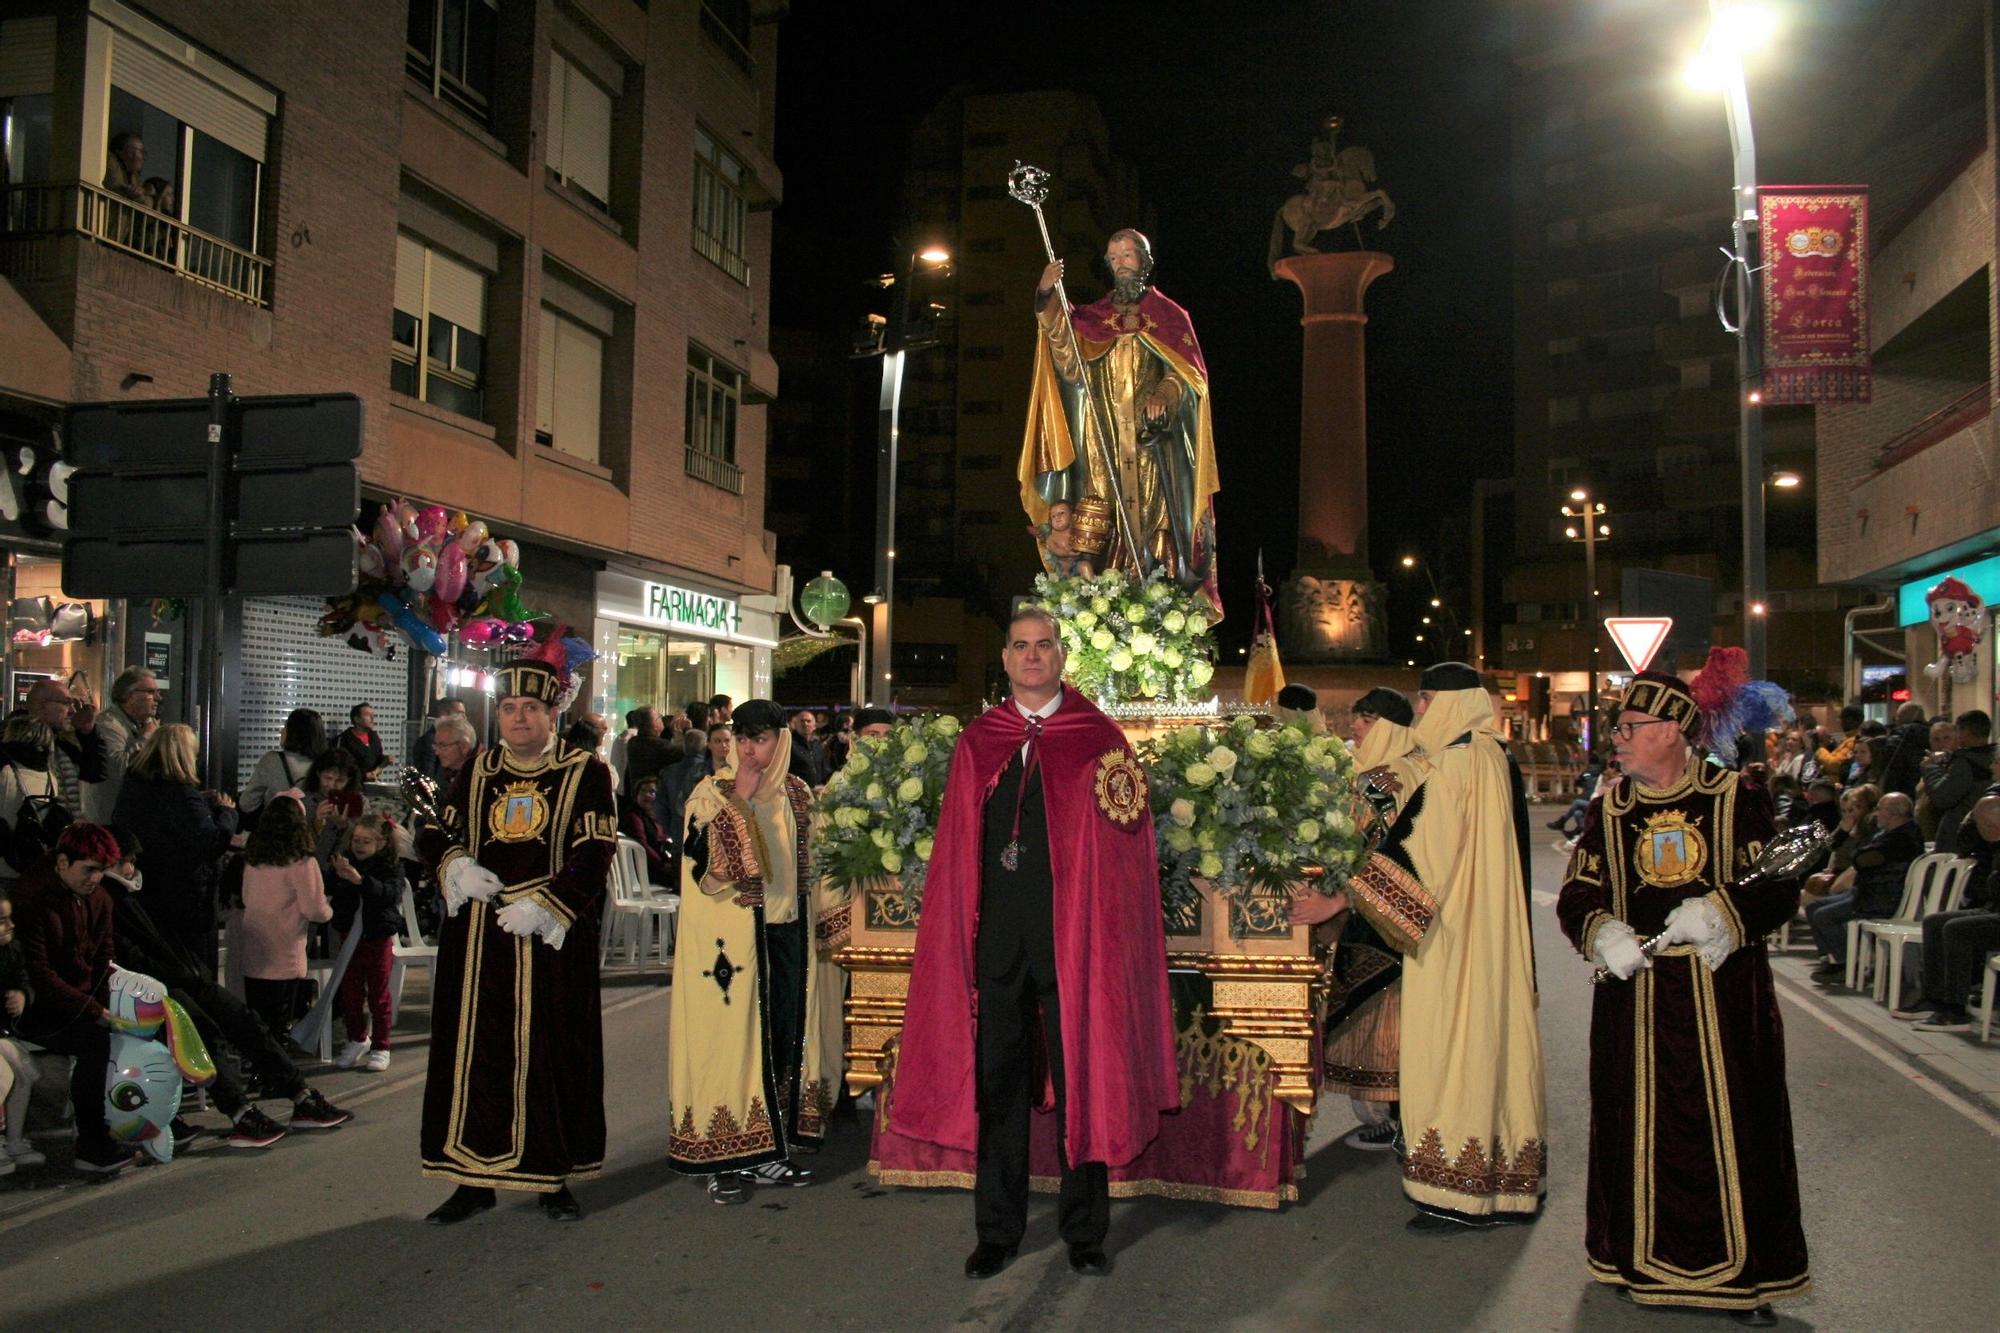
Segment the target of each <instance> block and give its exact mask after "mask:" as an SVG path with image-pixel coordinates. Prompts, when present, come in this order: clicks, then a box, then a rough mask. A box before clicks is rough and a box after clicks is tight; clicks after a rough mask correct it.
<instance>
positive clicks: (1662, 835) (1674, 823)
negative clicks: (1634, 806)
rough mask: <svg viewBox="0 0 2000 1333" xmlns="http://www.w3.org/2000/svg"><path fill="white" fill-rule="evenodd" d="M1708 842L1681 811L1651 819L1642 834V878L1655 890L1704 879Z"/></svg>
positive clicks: (1640, 839) (1640, 869)
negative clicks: (1702, 874)
mask: <svg viewBox="0 0 2000 1333" xmlns="http://www.w3.org/2000/svg"><path fill="white" fill-rule="evenodd" d="M1707 865H1708V843H1707V841H1706V840H1705V839H1704V838H1703V837H1702V836H1701V829H1700V828H1699V827H1698V826H1697V825H1696V824H1694V823H1693V822H1691V821H1690V820H1689V819H1688V817H1687V816H1686V815H1685V814H1683V813H1681V812H1680V811H1679V810H1662V811H1660V812H1659V813H1658V814H1655V815H1652V816H1649V817H1648V818H1647V820H1646V825H1645V827H1644V828H1643V829H1641V830H1640V831H1639V878H1640V879H1642V880H1644V881H1645V882H1646V883H1648V884H1650V885H1652V886H1653V887H1654V888H1656V889H1674V888H1679V887H1680V886H1681V885H1683V884H1691V883H1693V882H1694V881H1695V880H1696V879H1698V878H1700V877H1701V872H1702V870H1703V868H1704V867H1706V866H1707Z"/></svg>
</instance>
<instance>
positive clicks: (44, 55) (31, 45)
mask: <svg viewBox="0 0 2000 1333" xmlns="http://www.w3.org/2000/svg"><path fill="white" fill-rule="evenodd" d="M55 90H56V21H55V20H54V19H52V18H47V19H8V20H7V21H6V22H5V23H0V97H27V96H30V95H32V94H35V93H53V92H54V91H55Z"/></svg>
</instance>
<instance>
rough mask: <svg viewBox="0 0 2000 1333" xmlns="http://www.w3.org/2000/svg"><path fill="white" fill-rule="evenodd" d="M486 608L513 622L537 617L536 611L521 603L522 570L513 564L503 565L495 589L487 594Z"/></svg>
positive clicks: (494, 585)
mask: <svg viewBox="0 0 2000 1333" xmlns="http://www.w3.org/2000/svg"><path fill="white" fill-rule="evenodd" d="M486 609H487V610H488V611H491V612H492V613H493V614H494V615H496V616H498V617H500V618H501V619H502V620H505V621H508V622H510V623H513V624H519V623H520V622H522V621H524V620H533V619H535V613H534V612H533V611H530V610H529V609H528V608H527V607H525V606H523V605H521V571H520V570H518V569H515V568H514V567H513V566H512V565H503V566H502V567H501V569H500V572H499V577H498V578H497V579H496V580H495V581H494V584H493V591H492V592H490V593H488V594H487V597H486Z"/></svg>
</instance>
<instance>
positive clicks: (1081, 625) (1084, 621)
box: [1076, 611, 1097, 629]
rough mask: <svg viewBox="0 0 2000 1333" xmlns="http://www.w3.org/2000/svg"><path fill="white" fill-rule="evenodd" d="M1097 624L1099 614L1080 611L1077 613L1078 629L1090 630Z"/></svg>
mask: <svg viewBox="0 0 2000 1333" xmlns="http://www.w3.org/2000/svg"><path fill="white" fill-rule="evenodd" d="M1096 623H1097V612H1095V611H1079V612H1077V613H1076V627H1077V628H1078V629H1089V628H1090V627H1091V626H1092V625H1095V624H1096Z"/></svg>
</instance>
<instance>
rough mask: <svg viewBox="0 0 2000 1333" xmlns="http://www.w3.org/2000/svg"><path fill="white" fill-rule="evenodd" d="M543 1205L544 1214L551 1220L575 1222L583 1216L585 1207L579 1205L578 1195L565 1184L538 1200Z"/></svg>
mask: <svg viewBox="0 0 2000 1333" xmlns="http://www.w3.org/2000/svg"><path fill="white" fill-rule="evenodd" d="M538 1202H540V1204H541V1205H542V1216H543V1217H546V1218H548V1219H549V1221H551V1222H575V1221H577V1220H579V1219H581V1218H582V1216H583V1209H582V1208H580V1207H578V1206H577V1202H576V1196H575V1195H574V1194H571V1193H570V1192H569V1186H567V1185H564V1186H562V1187H561V1188H560V1189H558V1190H557V1191H556V1192H555V1193H554V1194H544V1195H542V1196H541V1197H540V1199H539V1200H538Z"/></svg>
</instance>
